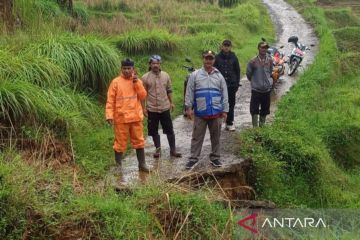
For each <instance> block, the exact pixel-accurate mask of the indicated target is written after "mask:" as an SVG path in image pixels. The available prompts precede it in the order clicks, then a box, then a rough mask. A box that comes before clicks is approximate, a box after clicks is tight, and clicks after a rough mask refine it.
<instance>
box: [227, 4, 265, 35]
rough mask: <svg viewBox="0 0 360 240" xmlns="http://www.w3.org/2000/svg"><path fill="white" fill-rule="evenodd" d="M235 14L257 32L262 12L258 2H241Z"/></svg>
mask: <svg viewBox="0 0 360 240" xmlns="http://www.w3.org/2000/svg"><path fill="white" fill-rule="evenodd" d="M233 14H234V17H235V18H236V19H238V20H239V22H240V23H241V24H243V25H245V26H246V27H247V28H248V29H249V30H250V31H251V32H257V30H258V28H259V26H260V22H261V17H260V16H261V13H260V10H259V8H258V7H257V6H256V4H254V3H250V2H249V3H244V4H240V5H238V6H237V7H236V8H235V9H234V11H233Z"/></svg>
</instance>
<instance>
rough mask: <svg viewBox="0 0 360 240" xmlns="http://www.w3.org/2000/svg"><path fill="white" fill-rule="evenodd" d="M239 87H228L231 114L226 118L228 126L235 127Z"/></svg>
mask: <svg viewBox="0 0 360 240" xmlns="http://www.w3.org/2000/svg"><path fill="white" fill-rule="evenodd" d="M238 89H239V87H228V97H229V112H228V115H227V118H226V124H227V125H233V123H234V108H235V102H236V92H237V90H238Z"/></svg>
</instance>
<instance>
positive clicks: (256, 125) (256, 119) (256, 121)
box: [251, 114, 259, 128]
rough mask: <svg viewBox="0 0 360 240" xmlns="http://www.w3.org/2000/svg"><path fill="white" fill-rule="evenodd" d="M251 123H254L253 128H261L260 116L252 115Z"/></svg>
mask: <svg viewBox="0 0 360 240" xmlns="http://www.w3.org/2000/svg"><path fill="white" fill-rule="evenodd" d="M251 121H252V125H253V128H256V127H258V126H259V115H258V114H254V115H251Z"/></svg>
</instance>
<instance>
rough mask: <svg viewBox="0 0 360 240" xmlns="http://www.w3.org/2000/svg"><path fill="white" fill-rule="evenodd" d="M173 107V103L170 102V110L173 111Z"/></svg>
mask: <svg viewBox="0 0 360 240" xmlns="http://www.w3.org/2000/svg"><path fill="white" fill-rule="evenodd" d="M174 109H175V105H174V104H173V103H171V104H170V111H171V112H173V111H174Z"/></svg>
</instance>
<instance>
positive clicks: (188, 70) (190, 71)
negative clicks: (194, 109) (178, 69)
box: [182, 58, 195, 117]
mask: <svg viewBox="0 0 360 240" xmlns="http://www.w3.org/2000/svg"><path fill="white" fill-rule="evenodd" d="M185 61H186V62H187V63H189V64H190V66H186V65H183V66H182V67H183V68H185V69H186V70H187V72H188V73H187V75H186V77H185V81H184V94H183V115H184V117H186V116H187V115H186V108H185V94H186V87H187V83H188V81H189V77H190V75H191V73H192V72H194V71H195V67H194V64H193V62H192V61H191V59H190V58H185Z"/></svg>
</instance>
